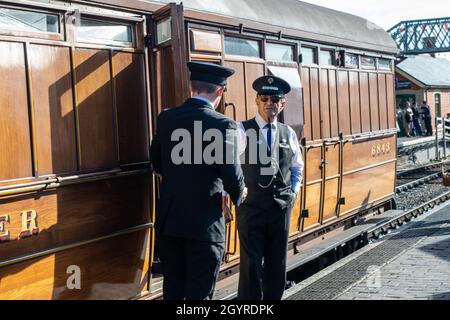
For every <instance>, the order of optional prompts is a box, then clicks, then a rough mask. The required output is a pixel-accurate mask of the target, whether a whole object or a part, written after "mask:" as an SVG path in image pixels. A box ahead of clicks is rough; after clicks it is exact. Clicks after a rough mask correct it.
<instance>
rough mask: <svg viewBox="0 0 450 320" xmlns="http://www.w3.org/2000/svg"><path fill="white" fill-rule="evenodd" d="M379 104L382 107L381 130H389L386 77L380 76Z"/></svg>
mask: <svg viewBox="0 0 450 320" xmlns="http://www.w3.org/2000/svg"><path fill="white" fill-rule="evenodd" d="M378 103H379V105H380V129H387V128H388V115H387V100H386V75H385V74H379V75H378Z"/></svg>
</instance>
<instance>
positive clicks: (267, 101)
mask: <svg viewBox="0 0 450 320" xmlns="http://www.w3.org/2000/svg"><path fill="white" fill-rule="evenodd" d="M256 104H257V106H258V113H259V115H260V116H261V117H262V118H263V119H264V120H266V121H267V120H268V119H270V120H273V119H274V118H276V117H277V116H278V115H279V114H280V113H281V111H283V109H284V107H285V104H286V99H285V98H284V97H279V96H257V97H256Z"/></svg>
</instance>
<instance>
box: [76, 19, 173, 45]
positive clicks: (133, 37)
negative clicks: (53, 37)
mask: <svg viewBox="0 0 450 320" xmlns="http://www.w3.org/2000/svg"><path fill="white" fill-rule="evenodd" d="M81 19H88V20H95V21H100V22H109V23H112V24H114V23H115V24H118V25H129V26H130V27H131V42H124V41H114V40H106V39H86V38H80V37H79V36H78V28H79V27H80V26H79V23H81ZM79 23H78V22H77V25H76V26H75V31H74V32H75V39H76V41H75V42H76V43H77V44H94V45H104V46H107V47H118V48H136V47H137V28H136V26H137V24H138V23H137V22H136V21H129V20H126V19H124V20H119V19H113V18H109V17H99V16H96V15H94V14H90V13H86V14H81V16H80V21H79ZM168 41H169V40H168ZM165 42H167V41H165ZM165 42H164V43H165ZM162 44H163V43H162Z"/></svg>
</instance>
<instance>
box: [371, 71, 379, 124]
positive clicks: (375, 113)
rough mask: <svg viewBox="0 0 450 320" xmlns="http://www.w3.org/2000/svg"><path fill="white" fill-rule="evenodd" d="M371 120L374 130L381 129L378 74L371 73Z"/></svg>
mask: <svg viewBox="0 0 450 320" xmlns="http://www.w3.org/2000/svg"><path fill="white" fill-rule="evenodd" d="M369 99H370V121H371V128H372V131H377V130H380V110H379V105H378V83H377V75H376V74H375V73H369Z"/></svg>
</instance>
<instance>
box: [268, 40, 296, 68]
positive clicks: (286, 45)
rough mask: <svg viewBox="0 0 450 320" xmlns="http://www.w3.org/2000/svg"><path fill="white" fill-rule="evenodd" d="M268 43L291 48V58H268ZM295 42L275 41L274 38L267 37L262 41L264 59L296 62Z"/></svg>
mask: <svg viewBox="0 0 450 320" xmlns="http://www.w3.org/2000/svg"><path fill="white" fill-rule="evenodd" d="M268 44H274V45H279V46H285V47H290V48H291V50H292V60H280V59H276V60H274V59H270V58H269V57H267V45H268ZM296 51H297V50H296V44H295V43H292V42H277V41H274V40H270V39H267V40H266V41H265V43H264V59H265V60H267V61H280V62H297V57H296Z"/></svg>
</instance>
